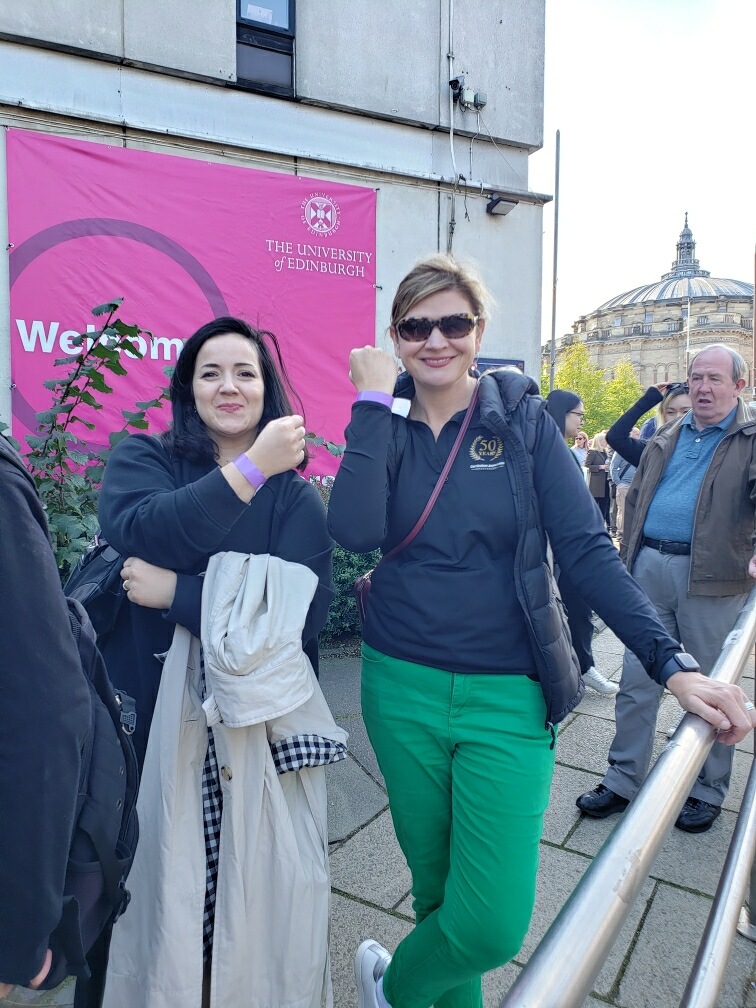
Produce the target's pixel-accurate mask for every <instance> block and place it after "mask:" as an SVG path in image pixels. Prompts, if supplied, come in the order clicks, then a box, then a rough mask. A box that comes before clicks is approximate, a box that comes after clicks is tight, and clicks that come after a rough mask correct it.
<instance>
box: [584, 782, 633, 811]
mask: <svg viewBox="0 0 756 1008" xmlns="http://www.w3.org/2000/svg"><path fill="white" fill-rule="evenodd" d="M575 804H576V805H577V807H578V808H579V809H580V811H581V812H582V813H583V815H587V816H590V817H591V818H592V819H606V817H607V816H610V815H614V813H615V812H624V811H625V809H626V808H627V806H628V805H629V804H630V800H629V799H628V798H623V797H622V795H618V794H615V793H614V791H610V790H609V788H608V787H606V786H605V785H604V784H597V785H596V787H595V788H594V789H593V791H586V792H585V794H581V795H580V797H579V798H578V799H577V801H576V802H575Z"/></svg>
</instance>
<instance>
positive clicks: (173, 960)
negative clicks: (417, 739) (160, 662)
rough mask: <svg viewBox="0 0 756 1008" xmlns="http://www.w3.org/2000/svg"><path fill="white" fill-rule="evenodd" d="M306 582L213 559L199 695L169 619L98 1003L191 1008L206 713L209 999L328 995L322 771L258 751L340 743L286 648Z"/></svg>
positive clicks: (185, 644) (200, 884)
mask: <svg viewBox="0 0 756 1008" xmlns="http://www.w3.org/2000/svg"><path fill="white" fill-rule="evenodd" d="M316 584H317V578H316V576H315V574H314V573H313V572H312V571H310V570H309V568H307V567H304V566H303V565H301V564H294V563H288V562H286V561H283V560H280V559H279V558H277V557H269V556H247V555H243V554H238V553H226V554H218V555H217V556H216V557H213V558H212V560H211V563H210V565H209V567H208V570H207V573H206V575H205V585H204V589H203V598H202V643H203V647H204V651H205V674H206V678H207V692H208V698H207V700H206V701H205V705H204V707H203V705H202V702H201V700H200V693H199V679H200V642H199V641H198V640H197V639H196V638H193V637H192V636H191V635H190V634H189V633H188V631H186V630H185V629H183V628H181V627H177V628H176V633H175V636H174V640H173V645H172V647H171V650H170V651H169V653H168V656H167V658H166V661H165V666H164V670H163V676H162V679H161V684H160V692H159V695H158V700H157V706H156V709H155V715H154V720H153V723H152V728H151V732H150V738H149V743H148V747H147V754H146V758H145V767H144V773H143V776H142V783H141V788H140V794H139V800H138V806H137V807H138V812H139V820H140V828H141V836H140V842H139V846H138V848H137V853H136V858H135V861H134V866H133V869H132V871H131V875H130V876H129V882H128V886H129V889H130V890H131V893H132V900H131V904H130V906H129V909H128V910H127V912H126V913H125V914H124V916H123V917H122V918H121V919H120V920H119V921H118V923H117V924H116V926H115V928H114V931H113V942H112V945H111V954H110V963H109V968H108V978H107V984H106V991H105V1000H104V1008H179V1006H180V1008H200V1003H201V990H202V968H203V967H202V918H203V908H204V897H205V848H204V837H203V823H202V788H201V775H202V767H203V763H204V759H205V752H206V749H207V724H208V715H209V720H210V722H211V723H212V722H213V721H216V723H215V725H214V728H213V731H214V735H215V744H216V751H217V757H218V766H219V767H220V776H221V786H222V789H223V818H222V826H221V838H220V864H219V871H218V888H217V901H216V909H215V931H214V940H213V961H212V976H211V1008H323V1006H330V1005H331V1004H332V996H331V982H330V968H329V952H328V944H329V899H330V885H329V873H328V832H327V826H326V790H325V768H324V767H323V766H318V767H309V768H304V769H302V770H299V771H297V772H292V773H284V774H281V775H279V774H278V773H277V772H276V768H275V765H274V762H273V758H272V755H271V750H270V745H271V742H274V741H277V740H278V739H281V738H284V737H288V736H290V735H295V734H300V733H305V732H306V733H314V734H317V735H319V736H321V737H323V738H326V739H331V740H333V741H334V742H336V743H339V744H341V745H343V744H344V743H345V742H346V738H347V735H346V733H345V732H344V731H343V730H342V729H341V728H339V727H338V726H337V725H336V724H335V722H334V720H333V718H332V716H331V714H330V711H329V710H328V707H327V705H326V703H325V699H324V698H323V694H322V692H321V690H320V687H319V685H318V683H317V680H316V679H315V676H314V674H313V671H312V667H311V665H310V663H309V661H308V659H307V657H306V656H305V655H304V653H303V652H302V648H301V633H302V627H303V626H304V621H305V617H306V615H307V610H308V607H309V604H310V600H311V599H312V596H313V594H314V592H315V587H316ZM218 718H220V719H222V720H220V721H218V720H217V719H218ZM231 725H234V727H231Z"/></svg>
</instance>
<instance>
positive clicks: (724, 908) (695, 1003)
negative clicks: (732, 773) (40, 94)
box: [680, 762, 756, 1008]
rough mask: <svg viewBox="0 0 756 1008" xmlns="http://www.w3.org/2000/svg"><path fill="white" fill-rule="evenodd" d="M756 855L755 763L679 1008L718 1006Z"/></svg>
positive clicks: (752, 765) (711, 1007) (710, 1007)
mask: <svg viewBox="0 0 756 1008" xmlns="http://www.w3.org/2000/svg"><path fill="white" fill-rule="evenodd" d="M755 853H756V763H753V762H752V763H751V772H750V774H749V775H748V783H747V784H746V789H745V793H744V795H743V801H742V803H741V809H740V814H739V815H738V820H737V822H736V824H735V830H734V833H733V836H732V841H731V842H730V847H729V850H728V851H727V857H726V858H725V863H724V868H723V869H722V874H721V876H720V879H719V884H718V885H717V891H716V893H715V894H714V900H713V902H712V905H711V911H710V913H709V917H708V920H707V921H706V927H705V928H704V933H703V937H702V939H701V944H700V945H699V947H698V952H697V954H696V958H695V961H694V963H693V969H692V970H691V974H690V976H689V977H688V982H687V984H686V985H685V990H684V992H683V996H682V1000H681V1001H680V1008H713V1006H714V1005H716V1003H717V997H718V995H719V991H720V988H721V986H722V982H723V980H724V976H725V971H726V969H727V960H728V959H729V952H730V948H731V947H732V942H733V940H734V938H735V929H736V927H737V923H738V911H739V909H740V907H741V905H742V902H743V895H744V894H745V890H746V886H747V884H748V866H749V864H750V866H751V876H752V877H751V881H753V859H754V854H755Z"/></svg>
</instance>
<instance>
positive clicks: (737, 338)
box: [557, 213, 754, 389]
mask: <svg viewBox="0 0 756 1008" xmlns="http://www.w3.org/2000/svg"><path fill="white" fill-rule="evenodd" d="M576 342H581V343H585V345H586V349H587V350H588V355H589V357H590V359H591V363H593V364H596V365H598V367H600V368H603V369H604V370H605V371H606V373H607V378H609V379H611V378H613V377H614V367H615V365H616V364H617V362H618V361H619V360H620V359H625V360H628V359H629V360H630V362H631V363H632V365H633V368H634V369H635V373H636V375H637V376H638V378H639V380H640V382H641V383H642V384H643V385H644V386H648V385H655V384H656V383H657V382H662V381H679V380H680V379H682V378H683V377H684V376H685V374H686V373H687V362H688V360H689V359H690V357H691V356H692V355H693V354H695V353H696V351H697V350H700V349H701V348H702V347H704V346H706V345H707V344H708V343H726V344H727V346H729V347H732V348H733V349H734V350H737V351H739V353H741V354H742V355H743V357H744V358H745V359H746V361H747V363H748V366H749V368H750V372H749V374H750V378H749V385H750V386H751V389H752V388H753V358H754V355H753V284H750V283H747V282H745V281H743V280H726V279H721V278H719V277H712V276H711V275H710V274H709V273H708V271H707V270H703V269H701V267H700V265H699V261H698V259H696V243H695V241H694V240H693V233H692V231H691V230H690V228H689V227H688V215H687V213H686V214H685V226H684V228H683V229H682V231H681V232H680V240H679V241H678V242H677V258H676V259H675V261H674V262H673V263H672V269H671V270H670V271H669V273H665V274H664V275H663V276H662V278H661V279H660V280H658V281H657V282H656V283H651V284H646V285H645V286H643V287H636V288H635V289H634V290H630V291H627V292H626V293H625V294H619V295H618V296H617V297H614V298H611V300H609V301H606V302H605V303H604V304H602V305H600V306H599V307H598V308H597V309H596V310H595V311H593V312H591V313H590V314H589V315H581V316H580V318H579V319H578V320H577V322H575V323H574V324H573V326H572V335H568V336H565V337H563V338H562V339H561V340H560V341H559V342H558V347H557V353H558V351H559V350H560V349H562V348H564V347H565V346H569V345H570V344H573V343H576Z"/></svg>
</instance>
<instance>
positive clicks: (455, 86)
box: [449, 75, 465, 101]
mask: <svg viewBox="0 0 756 1008" xmlns="http://www.w3.org/2000/svg"><path fill="white" fill-rule="evenodd" d="M464 86H465V78H464V75H460V76H459V77H455V78H454V79H453V80H450V81H449V87H450V88H451V89H452V95H453V96H454V101H458V100H459V96H460V95H461V94H462V88H463V87H464Z"/></svg>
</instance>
